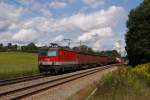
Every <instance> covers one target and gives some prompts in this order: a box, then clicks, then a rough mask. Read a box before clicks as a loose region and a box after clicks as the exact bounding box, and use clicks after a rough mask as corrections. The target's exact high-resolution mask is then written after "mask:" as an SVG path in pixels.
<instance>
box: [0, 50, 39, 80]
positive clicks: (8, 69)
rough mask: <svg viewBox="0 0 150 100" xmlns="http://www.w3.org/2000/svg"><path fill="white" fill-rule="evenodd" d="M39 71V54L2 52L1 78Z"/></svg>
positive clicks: (0, 63)
mask: <svg viewBox="0 0 150 100" xmlns="http://www.w3.org/2000/svg"><path fill="white" fill-rule="evenodd" d="M36 73H38V67H37V54H34V53H22V52H0V80H1V79H8V78H14V77H20V76H23V75H32V74H36Z"/></svg>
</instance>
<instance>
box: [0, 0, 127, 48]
mask: <svg viewBox="0 0 150 100" xmlns="http://www.w3.org/2000/svg"><path fill="white" fill-rule="evenodd" d="M55 2H56V1H55ZM61 3H62V2H61ZM5 6H6V7H5ZM65 6H66V5H65ZM39 7H40V6H39ZM61 7H62V6H61ZM0 8H1V9H0V27H1V28H2V29H5V27H7V29H8V32H7V33H5V34H0V39H1V40H0V41H2V40H3V41H4V40H12V41H24V42H36V43H37V44H38V45H41V43H45V44H49V43H50V42H51V41H59V40H62V39H64V38H73V39H76V40H77V39H78V40H81V41H91V40H94V39H95V37H96V39H95V40H94V42H93V45H92V47H93V48H94V49H98V50H99V49H102V48H108V47H105V43H104V41H105V42H106V41H108V40H109V39H111V38H114V35H115V33H114V32H113V30H112V27H114V26H115V25H117V23H118V22H120V21H121V20H122V19H123V18H124V17H126V16H125V15H126V11H125V10H124V8H122V7H117V6H111V7H109V8H108V9H105V10H104V9H102V10H99V11H96V12H93V13H89V14H85V13H77V14H75V15H72V16H68V17H64V18H60V19H55V18H54V17H53V16H52V15H51V12H49V10H45V8H42V10H41V12H43V13H42V15H41V16H36V17H32V18H29V19H26V20H23V21H22V20H19V17H20V16H21V14H22V12H23V9H22V8H16V7H14V6H11V5H8V4H4V3H3V4H0ZM6 9H7V10H6ZM34 9H35V8H34ZM1 10H3V11H1ZM11 16H12V17H11ZM47 16H48V17H47ZM5 24H6V25H5ZM1 28H0V29H1ZM7 29H6V30H7ZM12 29H16V30H15V31H10V30H12ZM10 32H12V33H10ZM68 35H70V37H69V36H68ZM111 42H112V41H111ZM107 43H108V42H107ZM112 43H114V42H112ZM112 43H111V45H112V46H114V45H113V44H112ZM112 46H109V48H110V47H111V48H113V47H112Z"/></svg>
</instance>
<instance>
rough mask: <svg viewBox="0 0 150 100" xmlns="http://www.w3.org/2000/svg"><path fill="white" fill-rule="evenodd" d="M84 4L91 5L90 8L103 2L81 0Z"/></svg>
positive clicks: (100, 0) (102, 0)
mask: <svg viewBox="0 0 150 100" xmlns="http://www.w3.org/2000/svg"><path fill="white" fill-rule="evenodd" d="M82 1H83V2H84V3H85V4H86V5H89V6H91V7H92V8H97V7H98V6H100V5H103V4H105V2H104V0H82Z"/></svg>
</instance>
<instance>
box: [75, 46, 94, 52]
mask: <svg viewBox="0 0 150 100" xmlns="http://www.w3.org/2000/svg"><path fill="white" fill-rule="evenodd" d="M73 50H75V51H78V52H82V53H88V54H95V52H94V51H93V49H92V48H90V47H88V46H86V45H81V46H79V47H73Z"/></svg>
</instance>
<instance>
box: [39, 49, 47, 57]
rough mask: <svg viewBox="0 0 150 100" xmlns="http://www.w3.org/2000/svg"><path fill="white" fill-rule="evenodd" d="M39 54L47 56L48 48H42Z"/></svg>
mask: <svg viewBox="0 0 150 100" xmlns="http://www.w3.org/2000/svg"><path fill="white" fill-rule="evenodd" d="M39 55H40V56H46V55H47V50H40V51H39Z"/></svg>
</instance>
